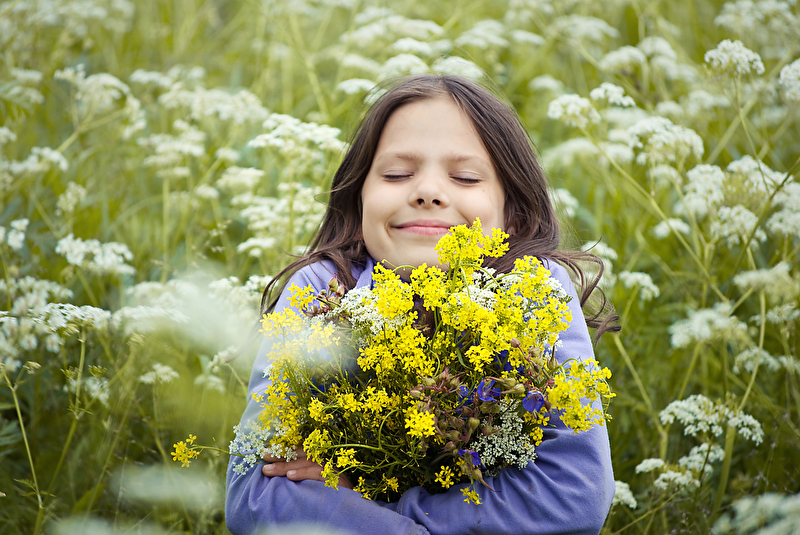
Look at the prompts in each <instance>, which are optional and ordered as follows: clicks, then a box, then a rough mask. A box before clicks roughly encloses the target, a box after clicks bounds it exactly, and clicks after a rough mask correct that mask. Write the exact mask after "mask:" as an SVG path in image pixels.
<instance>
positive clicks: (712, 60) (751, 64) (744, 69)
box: [703, 39, 764, 76]
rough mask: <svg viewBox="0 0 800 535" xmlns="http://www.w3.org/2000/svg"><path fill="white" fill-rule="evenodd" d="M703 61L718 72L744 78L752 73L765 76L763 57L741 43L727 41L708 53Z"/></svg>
mask: <svg viewBox="0 0 800 535" xmlns="http://www.w3.org/2000/svg"><path fill="white" fill-rule="evenodd" d="M703 59H704V60H705V62H706V63H708V64H709V66H710V67H711V69H712V70H714V71H716V72H721V73H727V74H733V75H735V76H743V75H745V74H749V73H750V71H755V72H756V73H758V74H764V64H763V63H762V62H761V56H759V55H758V54H756V53H755V52H753V51H752V50H750V49H748V48H747V47H745V46H744V45H743V44H742V42H741V41H731V40H729V39H725V40H724V41H722V42H720V43H719V44H718V45H717V48H715V49H714V50H709V51H708V52H706V53H705V55H704V56H703Z"/></svg>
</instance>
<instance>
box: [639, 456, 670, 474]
mask: <svg viewBox="0 0 800 535" xmlns="http://www.w3.org/2000/svg"><path fill="white" fill-rule="evenodd" d="M663 466H664V461H662V460H661V459H645V460H644V461H642V462H640V463H639V464H638V465H636V473H637V474H646V473H648V472H652V471H654V470H658V469H659V468H662V467H663Z"/></svg>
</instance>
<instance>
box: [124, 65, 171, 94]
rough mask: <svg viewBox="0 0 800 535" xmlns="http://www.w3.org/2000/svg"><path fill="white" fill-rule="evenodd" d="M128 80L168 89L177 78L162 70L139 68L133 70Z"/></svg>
mask: <svg viewBox="0 0 800 535" xmlns="http://www.w3.org/2000/svg"><path fill="white" fill-rule="evenodd" d="M128 81H129V82H130V83H132V84H141V85H145V86H154V87H157V88H160V89H167V88H168V87H171V86H172V84H174V83H175V79H174V78H172V77H171V76H168V75H166V74H162V73H160V72H152V71H145V70H142V69H137V70H135V71H133V74H131V75H130V76H129V77H128Z"/></svg>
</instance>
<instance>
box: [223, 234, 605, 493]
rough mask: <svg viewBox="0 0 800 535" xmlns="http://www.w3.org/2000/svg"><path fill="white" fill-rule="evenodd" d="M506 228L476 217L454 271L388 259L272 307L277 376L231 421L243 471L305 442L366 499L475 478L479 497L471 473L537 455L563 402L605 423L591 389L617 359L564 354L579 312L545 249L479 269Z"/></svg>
mask: <svg viewBox="0 0 800 535" xmlns="http://www.w3.org/2000/svg"><path fill="white" fill-rule="evenodd" d="M507 237H508V236H507V235H506V234H504V233H503V232H502V231H500V230H499V229H494V231H493V233H492V235H491V236H485V235H484V233H483V230H482V228H481V224H480V220H478V221H476V222H475V223H474V224H473V225H472V226H471V227H467V226H465V225H461V226H457V227H453V228H451V229H450V233H449V234H447V235H445V236H443V237H442V238H441V240H440V241H439V243H438V244H437V246H436V251H437V253H438V256H439V261H440V263H441V265H446V266H448V267H449V269H448V270H447V271H443V270H442V269H440V268H438V267H427V266H426V265H422V266H419V267H418V268H414V269H413V270H412V271H411V274H410V280H409V281H408V282H405V281H403V280H401V278H400V276H399V275H398V274H397V273H396V272H395V271H392V270H389V269H387V268H385V267H383V266H381V265H377V266H376V267H375V271H374V273H373V288H372V289H370V288H357V289H353V290H350V291H349V292H344V291H343V288H342V286H341V285H340V284H339V283H338V281H337V280H336V278H335V277H334V278H333V279H332V280H331V281H330V283H329V287H328V289H327V290H325V291H323V292H321V293H319V294H317V295H315V294H314V292H313V290H312V289H310V288H297V287H292V288H291V291H292V297H291V304H292V306H293V307H294V309H286V310H284V311H283V312H280V313H273V314H268V315H264V317H263V319H262V325H263V332H264V333H265V334H266V336H269V337H271V338H272V339H273V343H272V345H271V349H270V352H269V353H268V359H269V362H270V364H269V366H268V367H267V369H266V370H264V374H265V377H269V379H270V385H269V386H268V387H267V389H266V390H265V391H263V392H256V393H253V396H254V398H255V399H256V401H258V402H259V403H261V404H262V407H263V409H262V411H261V413H260V415H259V417H258V419H257V420H255V421H253V422H250V423H249V425H248V426H247V427H246V428H245V429H240V428H238V427H237V429H236V433H237V436H236V438H235V439H234V441H233V442H232V443H231V448H230V449H231V453H234V454H240V455H242V456H244V462H242V463H239V464H238V465H237V468H236V469H237V470H240V471H241V472H244V471H245V470H247V469H248V468H249V467H250V466H252V465H253V464H254V463H256V462H258V461H259V460H260V458H261V456H262V455H263V454H264V453H266V452H269V453H271V454H272V455H274V456H277V457H282V458H286V459H289V460H291V459H292V458H294V455H295V450H296V449H297V448H300V447H302V448H303V449H304V450H305V453H306V455H307V456H308V458H309V459H311V460H314V461H316V462H318V463H320V464H321V465H322V466H323V475H324V476H325V478H326V485H329V486H332V487H336V486H337V482H338V480H339V476H340V474H342V473H344V474H346V475H347V476H348V478H349V479H350V481H351V482H353V483H354V484H355V490H356V491H358V492H360V493H361V494H362V495H363V496H364V497H366V498H375V497H381V498H383V499H387V500H392V499H397V498H398V497H399V495H400V494H402V493H403V492H404V491H405V490H407V489H408V488H411V487H413V486H417V485H422V486H424V487H425V488H426V489H428V490H429V491H431V492H439V491H443V490H445V489H447V488H449V487H451V486H452V485H454V484H459V483H469V485H467V486H466V487H465V488H462V489H461V492H462V493H463V494H464V497H465V501H468V502H473V503H480V502H479V500H478V494H477V492H476V491H475V485H476V483H477V482H481V483H483V484H484V485H485V484H486V482H485V481H484V475H491V476H493V475H497V474H498V472H499V471H500V470H502V469H504V468H507V467H511V466H516V467H519V468H520V469H522V468H524V467H525V466H526V465H527V464H528V463H529V462H531V461H534V459H535V458H536V446H538V445H539V444H540V442H541V440H542V437H543V427H545V426H547V425H548V424H549V420H550V418H551V416H552V415H554V414H557V415H558V417H559V418H561V420H562V421H563V422H564V423H565V424H566V425H568V426H569V427H570V428H571V429H572V430H573V431H574V432H580V431H584V430H587V429H589V428H591V427H593V426H595V425H604V424H605V416H604V413H603V411H602V409H600V408H597V405H595V404H593V402H594V401H596V400H598V399H600V400H606V399H608V398H610V397H612V396H613V394H612V393H611V392H610V390H609V388H608V385H607V383H606V379H608V378H609V377H610V375H611V374H610V372H609V371H608V369H607V368H600V367H599V365H598V364H597V363H596V362H595V361H593V360H578V359H577V358H572V359H569V360H568V361H566V362H565V363H563V364H559V363H558V362H557V361H556V359H555V358H554V351H555V348H557V347H558V346H559V332H561V331H563V330H565V329H566V328H567V327H568V325H569V322H570V321H571V314H570V311H569V307H568V305H567V303H568V302H569V299H570V297H569V295H568V294H567V293H566V292H565V291H564V289H563V288H562V287H561V285H560V283H559V282H558V281H556V280H555V279H553V278H552V277H551V276H550V272H549V271H548V270H547V269H545V268H544V267H543V266H542V264H541V262H540V261H539V260H538V259H537V258H535V257H524V258H521V259H517V260H516V262H515V264H514V269H513V270H512V271H511V272H509V273H496V272H495V271H494V270H492V269H490V268H486V267H483V260H484V258H485V257H500V256H502V255H503V254H505V252H506V251H507V250H508V244H507V243H506V242H505V240H506V238H507ZM295 310H297V311H301V313H297V312H295ZM571 357H578V355H575V356H571Z"/></svg>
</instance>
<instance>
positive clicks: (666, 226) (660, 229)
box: [650, 218, 692, 240]
mask: <svg viewBox="0 0 800 535" xmlns="http://www.w3.org/2000/svg"><path fill="white" fill-rule="evenodd" d="M691 231H692V229H691V227H690V226H689V225H688V224H687V223H686V222H685V221H683V220H682V219H675V218H669V219H667V220H666V221H662V222H661V223H659V224H658V225H656V226H654V227H653V229H652V230H651V231H650V232H652V234H653V236H654V237H655V238H656V239H657V240H663V239H664V238H666V237H667V236H669V235H670V234H672V232H680V233H681V234H684V235H688V234H690V233H691Z"/></svg>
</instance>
